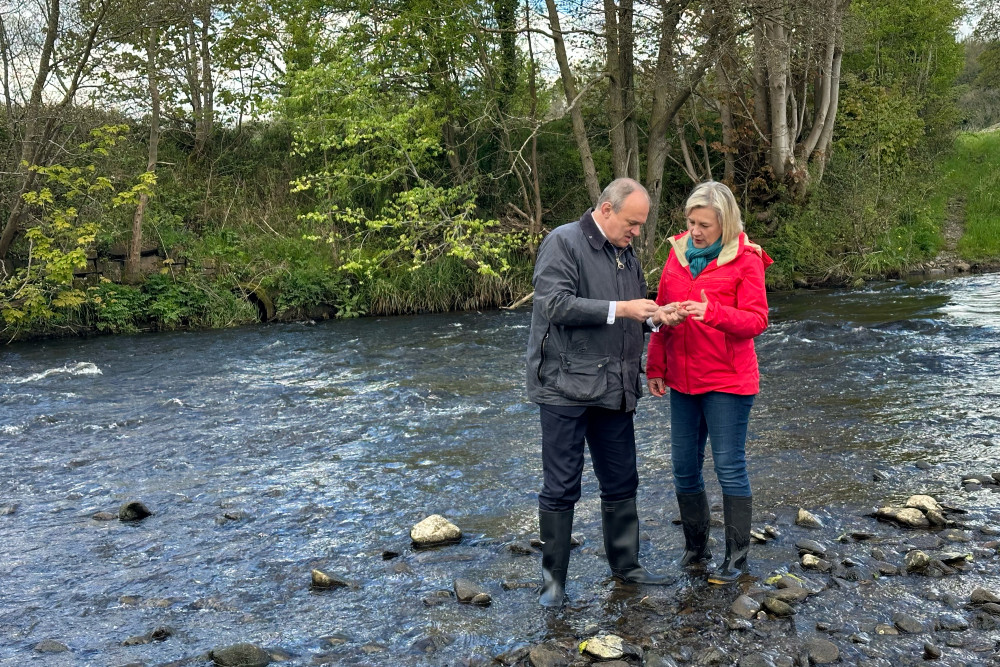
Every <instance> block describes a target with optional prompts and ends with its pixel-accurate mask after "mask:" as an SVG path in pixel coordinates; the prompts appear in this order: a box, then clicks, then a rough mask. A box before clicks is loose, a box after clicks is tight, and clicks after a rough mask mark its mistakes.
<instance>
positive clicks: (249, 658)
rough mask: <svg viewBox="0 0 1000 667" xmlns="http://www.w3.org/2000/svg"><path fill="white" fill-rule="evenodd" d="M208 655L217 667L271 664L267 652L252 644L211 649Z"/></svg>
mask: <svg viewBox="0 0 1000 667" xmlns="http://www.w3.org/2000/svg"><path fill="white" fill-rule="evenodd" d="M208 657H209V658H211V660H212V662H214V663H215V664H216V665H218V666H219V667H265V666H266V665H269V664H271V656H270V655H269V654H268V652H267V651H265V650H264V649H262V648H261V647H259V646H255V645H254V644H234V645H233V646H226V647H224V648H217V649H212V650H211V651H209V653H208Z"/></svg>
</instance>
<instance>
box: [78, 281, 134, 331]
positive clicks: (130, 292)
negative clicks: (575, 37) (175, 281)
mask: <svg viewBox="0 0 1000 667" xmlns="http://www.w3.org/2000/svg"><path fill="white" fill-rule="evenodd" d="M87 300H88V303H89V306H90V310H91V311H92V318H93V325H94V326H95V327H97V330H98V331H104V332H107V333H135V332H136V331H138V330H139V325H140V323H141V321H140V318H141V317H142V315H143V313H144V312H145V310H146V305H147V304H148V302H149V296H148V295H147V294H145V293H144V292H143V291H142V290H141V289H139V288H138V287H133V286H131V285H122V284H119V283H113V282H111V281H110V280H107V279H104V280H101V282H100V283H99V284H97V285H95V286H93V287H89V288H87Z"/></svg>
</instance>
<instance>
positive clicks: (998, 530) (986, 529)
mask: <svg viewBox="0 0 1000 667" xmlns="http://www.w3.org/2000/svg"><path fill="white" fill-rule="evenodd" d="M979 532H980V533H982V534H983V535H989V536H991V537H996V536H998V535H1000V527H997V526H983V527H982V528H980V529H979Z"/></svg>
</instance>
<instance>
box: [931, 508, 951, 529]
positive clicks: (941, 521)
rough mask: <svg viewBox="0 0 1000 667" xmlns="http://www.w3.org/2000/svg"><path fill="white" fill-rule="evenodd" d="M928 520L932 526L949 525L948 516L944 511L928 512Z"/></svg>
mask: <svg viewBox="0 0 1000 667" xmlns="http://www.w3.org/2000/svg"><path fill="white" fill-rule="evenodd" d="M927 520H928V521H930V522H931V525H932V526H947V525H948V517H946V516H945V515H944V513H942V512H939V511H937V510H930V511H929V512H927Z"/></svg>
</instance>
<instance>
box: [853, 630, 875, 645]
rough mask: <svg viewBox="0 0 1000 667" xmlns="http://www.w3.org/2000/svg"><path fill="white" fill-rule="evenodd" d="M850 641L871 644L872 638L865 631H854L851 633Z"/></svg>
mask: <svg viewBox="0 0 1000 667" xmlns="http://www.w3.org/2000/svg"><path fill="white" fill-rule="evenodd" d="M851 641H852V642H853V643H855V644H871V643H872V638H871V635H869V634H868V633H867V632H855V633H854V634H853V635H851Z"/></svg>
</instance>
